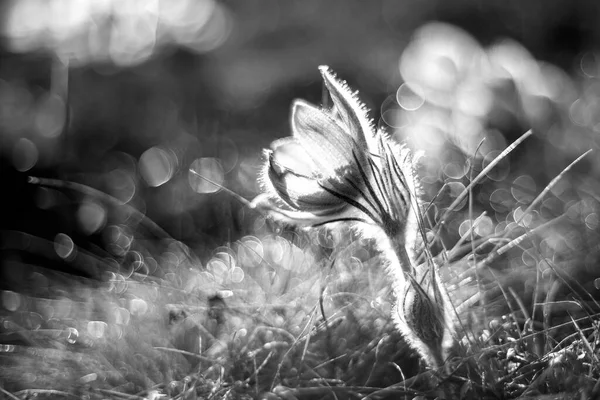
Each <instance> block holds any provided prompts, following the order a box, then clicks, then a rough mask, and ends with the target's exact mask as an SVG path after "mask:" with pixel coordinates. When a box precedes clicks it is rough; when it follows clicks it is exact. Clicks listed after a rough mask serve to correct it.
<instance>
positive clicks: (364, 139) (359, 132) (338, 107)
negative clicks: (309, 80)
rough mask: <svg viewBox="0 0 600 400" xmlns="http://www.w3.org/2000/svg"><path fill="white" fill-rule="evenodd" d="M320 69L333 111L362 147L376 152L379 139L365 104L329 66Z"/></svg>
mask: <svg viewBox="0 0 600 400" xmlns="http://www.w3.org/2000/svg"><path fill="white" fill-rule="evenodd" d="M319 70H320V71H321V75H322V76H323V81H324V82H325V86H326V87H327V90H329V94H330V96H331V99H332V100H333V104H334V105H335V107H334V108H333V110H332V111H333V112H335V113H336V114H337V117H338V118H339V119H340V120H341V121H342V123H343V124H344V125H345V126H346V127H347V128H348V131H349V133H350V134H351V135H352V137H354V140H356V142H357V143H358V144H359V145H361V147H363V148H365V147H366V148H368V149H369V150H371V151H373V152H374V151H375V149H377V141H376V137H375V132H374V130H373V125H372V123H371V120H370V119H369V117H368V114H367V112H368V111H367V109H366V107H365V105H364V104H363V103H362V102H361V101H360V100H358V98H357V97H356V95H355V94H354V93H352V90H351V89H350V88H349V87H348V85H347V84H346V82H344V81H340V80H338V79H337V78H336V76H335V74H334V73H333V71H331V69H330V68H329V67H328V66H326V65H322V66H320V67H319Z"/></svg>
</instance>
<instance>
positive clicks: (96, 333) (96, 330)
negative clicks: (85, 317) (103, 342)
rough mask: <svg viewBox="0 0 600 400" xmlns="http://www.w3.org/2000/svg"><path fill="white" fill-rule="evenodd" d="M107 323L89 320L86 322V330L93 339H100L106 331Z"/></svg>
mask: <svg viewBox="0 0 600 400" xmlns="http://www.w3.org/2000/svg"><path fill="white" fill-rule="evenodd" d="M107 328H108V325H107V324H106V322H103V321H90V322H88V324H87V332H88V334H89V335H90V336H91V337H93V338H94V339H100V338H102V337H103V336H104V334H105V333H106V329H107Z"/></svg>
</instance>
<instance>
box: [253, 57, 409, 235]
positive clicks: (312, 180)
mask: <svg viewBox="0 0 600 400" xmlns="http://www.w3.org/2000/svg"><path fill="white" fill-rule="evenodd" d="M320 70H321V74H322V76H323V80H324V82H325V86H326V87H327V89H328V91H329V94H330V96H331V99H332V100H333V107H331V108H330V109H321V108H318V107H316V106H314V105H311V104H309V103H307V102H305V101H302V100H297V101H296V102H295V103H294V105H293V108H292V113H291V127H292V136H291V137H287V138H283V139H279V140H277V141H275V142H273V143H272V144H271V149H270V150H267V151H266V158H267V162H266V164H265V168H264V171H263V177H262V181H263V186H264V189H265V191H266V192H267V193H268V194H269V195H270V197H271V198H274V199H275V200H276V201H279V202H280V203H281V204H282V205H283V206H284V207H285V209H286V211H287V212H285V215H286V217H287V218H289V222H291V223H292V224H296V225H302V226H315V225H322V224H326V223H329V222H336V221H345V220H353V221H361V222H365V223H367V224H371V225H376V226H378V227H380V228H381V229H383V230H384V232H385V233H386V234H387V235H388V236H390V237H397V236H402V237H404V236H405V235H404V234H403V233H404V232H405V230H406V227H407V225H408V224H409V220H410V214H414V213H415V212H416V209H415V207H416V204H415V199H416V185H415V181H414V175H413V160H412V156H411V153H410V151H409V150H408V149H407V148H405V147H402V146H399V145H398V144H396V143H394V142H392V141H391V140H390V139H389V138H388V136H387V135H386V134H385V133H384V132H381V131H376V130H375V129H374V127H373V125H372V123H371V120H370V119H369V118H368V116H367V110H366V109H365V107H364V106H363V105H362V103H360V101H359V100H358V99H357V98H356V95H355V94H354V93H352V92H351V91H350V89H349V88H348V86H347V85H346V84H345V83H344V82H342V81H339V80H337V79H336V77H335V75H334V74H333V73H332V72H331V71H330V70H329V68H328V67H321V68H320ZM414 236H416V232H415V235H414Z"/></svg>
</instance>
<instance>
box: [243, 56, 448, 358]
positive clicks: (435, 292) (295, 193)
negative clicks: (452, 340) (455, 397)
mask: <svg viewBox="0 0 600 400" xmlns="http://www.w3.org/2000/svg"><path fill="white" fill-rule="evenodd" d="M320 71H321V74H322V77H323V80H324V82H325V86H326V87H327V90H328V91H329V94H330V96H331V99H332V100H333V106H332V107H331V108H318V107H316V106H314V105H312V104H309V103H307V102H305V101H302V100H297V101H296V102H295V103H294V105H293V108H292V113H291V127H292V136H291V137H286V138H283V139H279V140H276V141H274V142H273V143H272V144H271V149H270V150H267V151H266V153H265V155H266V163H265V165H264V170H263V174H262V183H263V187H264V190H265V192H266V196H262V197H261V196H259V197H258V198H257V199H255V200H254V202H253V205H254V206H256V207H259V208H260V207H262V208H263V209H266V210H268V211H269V212H270V213H271V215H275V216H277V217H279V218H281V219H283V220H284V221H285V222H287V223H290V224H294V225H297V226H317V225H323V224H327V223H332V222H339V221H358V222H361V223H362V224H360V225H362V226H372V227H375V228H376V231H377V232H379V233H378V234H376V235H374V238H375V239H376V241H377V242H378V245H379V247H380V249H381V250H382V253H383V254H384V256H385V258H387V263H386V270H387V272H388V274H389V275H390V277H391V280H392V285H393V290H394V293H395V296H396V299H397V305H396V308H395V312H394V318H395V319H396V323H397V326H398V328H399V329H400V331H401V332H402V333H403V334H404V336H405V337H406V338H407V339H408V342H409V343H410V344H411V345H412V346H413V347H414V348H415V349H416V350H418V351H419V352H420V353H421V355H422V356H423V358H424V359H426V360H427V361H428V362H429V364H430V365H432V366H439V365H441V363H443V351H442V345H443V341H444V338H445V337H446V336H447V335H446V334H447V333H448V329H446V326H447V321H448V318H447V312H446V311H445V310H446V304H447V302H446V301H445V299H444V297H443V296H442V294H441V290H440V282H439V281H438V279H437V277H436V276H437V274H436V273H435V272H436V271H435V268H434V267H427V266H419V267H415V266H414V264H415V263H414V260H413V257H411V255H412V252H413V250H414V246H415V242H416V240H417V237H418V236H419V235H420V232H419V229H418V228H419V224H418V223H419V213H420V204H419V193H418V185H417V184H416V183H415V173H414V160H413V157H412V155H411V152H410V151H409V150H408V149H407V148H406V147H404V146H401V145H399V144H397V143H395V142H393V141H392V140H391V139H390V138H389V137H388V136H387V134H386V133H385V132H383V131H381V130H375V129H374V127H373V124H372V123H371V120H370V119H369V118H368V116H367V110H366V109H365V107H364V105H363V104H362V103H361V102H360V101H359V100H358V99H357V97H356V94H355V93H353V92H352V91H351V90H350V89H349V88H348V86H347V85H346V83H345V82H342V81H339V80H337V79H336V77H335V75H334V74H333V73H332V72H331V71H330V70H329V68H328V67H320ZM267 198H268V199H267ZM273 200H274V201H275V202H277V203H278V205H276V204H275V203H273ZM381 233H382V234H381ZM427 264H428V265H433V264H431V263H427ZM429 272H430V274H429ZM417 276H418V277H420V278H427V277H428V279H427V280H428V282H429V284H428V285H427V286H426V287H425V288H424V286H423V282H424V280H423V279H420V280H417Z"/></svg>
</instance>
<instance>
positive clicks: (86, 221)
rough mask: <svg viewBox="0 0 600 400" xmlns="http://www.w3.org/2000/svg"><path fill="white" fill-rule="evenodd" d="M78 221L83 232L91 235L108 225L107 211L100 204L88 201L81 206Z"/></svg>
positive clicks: (78, 211)
mask: <svg viewBox="0 0 600 400" xmlns="http://www.w3.org/2000/svg"><path fill="white" fill-rule="evenodd" d="M77 220H78V221H79V226H80V227H81V230H83V232H84V233H85V234H86V235H91V234H93V233H95V232H97V231H99V230H100V229H101V228H102V227H104V224H105V223H106V210H105V209H104V207H102V206H101V205H100V204H98V203H96V202H94V201H87V202H84V203H82V204H81V206H80V207H79V210H77Z"/></svg>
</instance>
